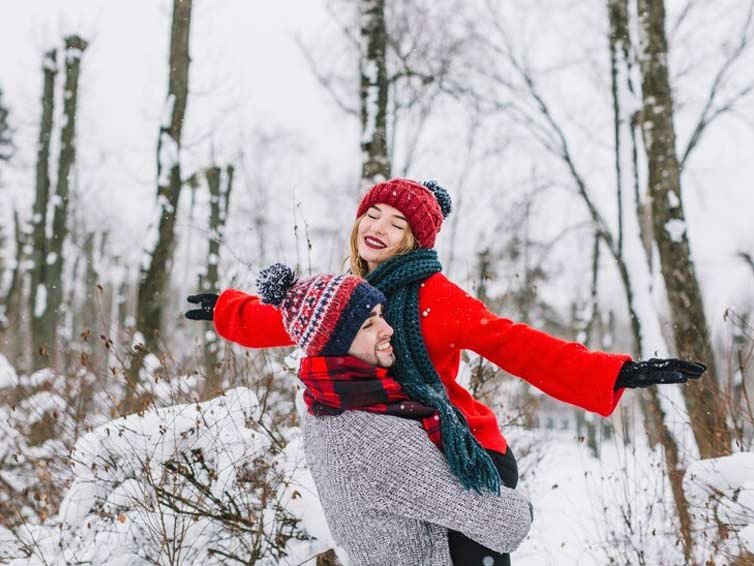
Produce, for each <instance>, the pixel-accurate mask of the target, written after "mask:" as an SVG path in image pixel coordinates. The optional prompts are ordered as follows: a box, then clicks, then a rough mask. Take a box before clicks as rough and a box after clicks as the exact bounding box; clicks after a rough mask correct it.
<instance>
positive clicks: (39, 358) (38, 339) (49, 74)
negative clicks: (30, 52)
mask: <svg viewBox="0 0 754 566" xmlns="http://www.w3.org/2000/svg"><path fill="white" fill-rule="evenodd" d="M42 70H43V71H44V85H43V87H42V120H41V122H40V127H39V139H38V141H37V167H36V191H35V195H34V206H33V208H32V218H31V242H30V243H31V247H32V252H31V257H30V260H31V261H30V267H29V276H30V280H31V284H30V288H29V305H28V307H29V315H30V316H29V318H30V320H31V346H32V369H39V368H41V367H44V366H45V365H46V364H47V362H48V355H47V353H48V348H49V347H50V345H51V344H50V343H49V342H48V340H49V336H48V334H47V333H46V331H45V327H44V323H43V318H42V314H43V313H44V311H45V310H46V305H47V292H48V289H47V233H46V232H47V230H46V228H47V202H48V201H49V197H50V139H51V138H52V120H53V113H54V109H55V75H56V74H57V72H58V69H57V51H56V50H52V51H48V52H47V53H45V56H44V59H43V63H42Z"/></svg>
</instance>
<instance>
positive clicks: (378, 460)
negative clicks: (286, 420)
mask: <svg viewBox="0 0 754 566" xmlns="http://www.w3.org/2000/svg"><path fill="white" fill-rule="evenodd" d="M384 419H390V421H392V422H390V421H387V422H386V421H384ZM367 422H368V424H367V425H365V428H364V429H362V430H361V431H360V432H362V433H363V434H364V436H363V439H364V440H366V441H367V443H366V444H365V448H364V451H363V453H362V454H361V455H360V456H359V461H360V462H361V463H362V466H363V467H362V469H361V471H360V472H359V473H362V474H364V475H365V476H366V478H364V479H365V480H366V481H365V482H364V485H366V486H367V489H368V490H370V492H369V493H367V494H366V495H367V498H368V500H369V502H370V503H372V504H373V505H374V506H375V507H376V508H378V509H381V510H384V511H387V512H390V513H393V514H396V515H402V516H404V517H410V518H412V519H416V520H420V521H426V522H428V523H434V524H437V525H441V526H443V527H446V528H448V529H452V530H454V531H460V532H461V533H463V534H464V535H466V536H467V537H469V538H471V539H473V540H475V541H477V542H479V543H480V544H482V545H484V546H486V547H488V548H491V549H492V550H495V551H496V552H501V553H503V552H512V551H513V550H515V549H516V548H517V547H518V546H519V544H521V541H523V540H524V538H525V537H526V535H527V533H528V532H529V528H530V527H531V522H532V514H531V510H530V506H529V501H528V499H527V498H526V497H524V496H523V495H521V494H520V493H518V492H517V491H515V490H513V489H509V488H507V487H501V488H500V495H494V494H492V493H489V492H482V493H481V494H479V493H477V492H475V491H473V490H468V489H466V488H465V487H463V485H462V484H461V482H460V481H459V480H458V478H456V476H455V475H454V474H453V473H452V472H451V470H450V468H449V467H448V464H447V461H446V460H445V456H444V455H443V454H442V452H440V451H439V450H438V449H437V448H436V447H435V446H434V445H433V444H432V443H431V442H430V440H429V438H428V437H427V434H426V432H425V431H424V429H422V428H421V425H420V424H419V423H418V422H416V421H410V420H408V419H401V418H399V417H390V416H385V415H370V416H369V420H368V421H367Z"/></svg>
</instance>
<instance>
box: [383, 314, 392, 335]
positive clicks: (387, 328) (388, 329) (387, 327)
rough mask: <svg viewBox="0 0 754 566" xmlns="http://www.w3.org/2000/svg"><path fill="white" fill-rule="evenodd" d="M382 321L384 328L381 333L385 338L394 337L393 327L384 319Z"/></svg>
mask: <svg viewBox="0 0 754 566" xmlns="http://www.w3.org/2000/svg"><path fill="white" fill-rule="evenodd" d="M380 320H381V321H382V328H380V333H381V334H382V335H383V336H385V337H386V338H387V337H390V336H392V335H393V327H392V326H390V325H389V324H388V323H387V321H386V320H385V319H384V318H382V319H380Z"/></svg>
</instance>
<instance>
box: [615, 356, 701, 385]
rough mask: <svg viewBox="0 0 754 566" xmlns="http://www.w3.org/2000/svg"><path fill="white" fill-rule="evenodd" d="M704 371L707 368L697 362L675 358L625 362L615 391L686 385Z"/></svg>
mask: <svg viewBox="0 0 754 566" xmlns="http://www.w3.org/2000/svg"><path fill="white" fill-rule="evenodd" d="M706 370H707V366H705V365H704V364H700V363H699V362H686V361H684V360H678V359H675V358H670V359H661V358H652V359H649V360H645V361H641V362H626V363H625V364H623V367H622V368H621V370H620V372H619V373H618V379H617V380H616V381H615V389H616V390H617V389H620V388H622V387H631V388H634V387H649V386H650V385H656V384H658V383H686V382H687V381H688V380H689V379H699V378H700V377H701V376H702V374H703V373H704V372H705V371H706Z"/></svg>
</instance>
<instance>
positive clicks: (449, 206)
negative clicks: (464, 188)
mask: <svg viewBox="0 0 754 566" xmlns="http://www.w3.org/2000/svg"><path fill="white" fill-rule="evenodd" d="M422 185H424V186H425V187H427V188H428V189H429V190H430V191H432V194H434V195H435V198H436V199H437V203H438V204H439V205H440V211H441V212H442V217H443V218H447V217H448V215H449V214H450V213H451V212H452V210H453V201H452V200H451V199H450V193H448V191H446V190H445V189H443V188H442V187H441V186H440V185H439V184H438V183H437V181H424V182H423V183H422Z"/></svg>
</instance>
